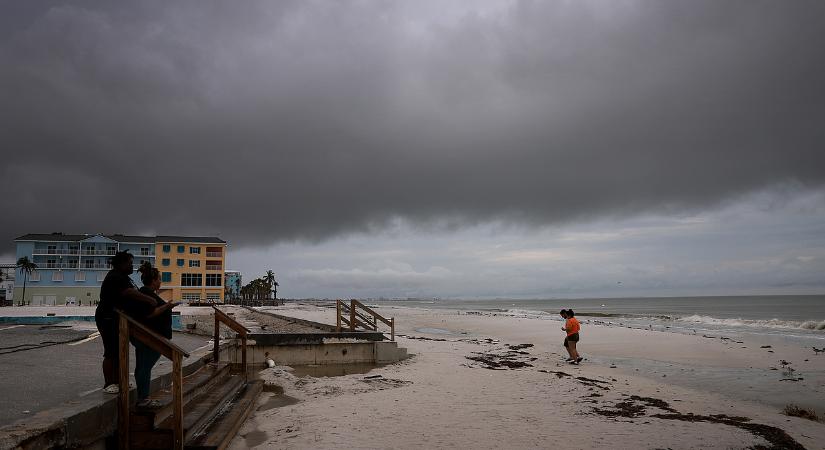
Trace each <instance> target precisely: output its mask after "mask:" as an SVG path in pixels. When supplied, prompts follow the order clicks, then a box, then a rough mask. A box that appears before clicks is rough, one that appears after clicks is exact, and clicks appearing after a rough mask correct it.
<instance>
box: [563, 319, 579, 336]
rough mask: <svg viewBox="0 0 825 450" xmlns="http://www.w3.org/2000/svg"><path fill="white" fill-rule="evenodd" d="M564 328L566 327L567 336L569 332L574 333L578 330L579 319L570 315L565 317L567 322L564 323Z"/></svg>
mask: <svg viewBox="0 0 825 450" xmlns="http://www.w3.org/2000/svg"><path fill="white" fill-rule="evenodd" d="M564 328H567V335H568V336H570V335H571V334H576V333H578V332H579V321H578V320H577V319H576V318H575V317H571V318H569V319H567V322H566V323H565V324H564Z"/></svg>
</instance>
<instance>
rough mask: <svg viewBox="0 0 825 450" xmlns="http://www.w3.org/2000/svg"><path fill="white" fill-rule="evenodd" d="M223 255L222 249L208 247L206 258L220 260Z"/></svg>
mask: <svg viewBox="0 0 825 450" xmlns="http://www.w3.org/2000/svg"><path fill="white" fill-rule="evenodd" d="M222 253H223V251H222V249H221V248H220V247H206V256H207V257H209V258H220V257H221V254H222Z"/></svg>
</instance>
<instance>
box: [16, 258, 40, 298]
mask: <svg viewBox="0 0 825 450" xmlns="http://www.w3.org/2000/svg"><path fill="white" fill-rule="evenodd" d="M17 268H18V269H20V271H21V272H23V298H22V299H21V301H25V300H26V281H28V279H29V274H31V273H32V272H34V271H35V269H37V264H35V263H33V262H31V261H29V257H28V256H24V257H22V258H20V259H18V260H17Z"/></svg>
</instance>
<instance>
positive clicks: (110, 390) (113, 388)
mask: <svg viewBox="0 0 825 450" xmlns="http://www.w3.org/2000/svg"><path fill="white" fill-rule="evenodd" d="M103 392H105V393H107V394H119V393H120V386H118V385H116V384H110V385H108V386H106V387H105V388H103Z"/></svg>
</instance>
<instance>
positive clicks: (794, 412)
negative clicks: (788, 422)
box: [782, 403, 825, 422]
mask: <svg viewBox="0 0 825 450" xmlns="http://www.w3.org/2000/svg"><path fill="white" fill-rule="evenodd" d="M782 414H784V415H786V416H791V417H801V418H803V419H808V420H813V421H814V422H822V421H825V418H822V417H819V415H818V414H817V413H816V411H814V410H812V409H805V408H801V407H799V406H797V405H794V404H793V403H791V404H788V405H786V406H785V408H784V409H782Z"/></svg>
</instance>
